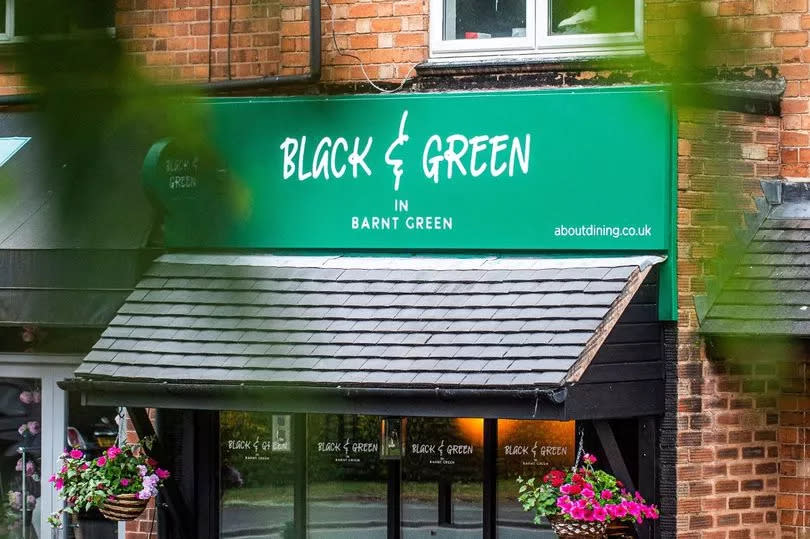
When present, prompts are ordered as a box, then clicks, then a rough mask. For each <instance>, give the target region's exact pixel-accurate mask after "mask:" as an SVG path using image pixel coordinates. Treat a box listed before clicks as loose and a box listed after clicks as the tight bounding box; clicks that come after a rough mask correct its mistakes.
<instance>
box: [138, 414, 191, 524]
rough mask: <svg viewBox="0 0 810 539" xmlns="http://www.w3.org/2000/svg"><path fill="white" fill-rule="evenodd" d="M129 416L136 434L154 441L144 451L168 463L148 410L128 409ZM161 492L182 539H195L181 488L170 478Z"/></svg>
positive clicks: (189, 512)
mask: <svg viewBox="0 0 810 539" xmlns="http://www.w3.org/2000/svg"><path fill="white" fill-rule="evenodd" d="M127 414H128V415H129V418H130V420H132V426H133V427H135V432H136V433H137V434H138V437H139V438H141V439H143V438H146V437H147V436H151V437H153V439H154V442H153V443H152V448H151V449H147V448H146V447H144V451H146V453H147V454H148V455H149V456H150V457H152V458H153V459H155V460H157V461H158V462H168V458H167V455H166V452H165V451H164V449H163V446H162V445H161V443H160V440H159V439H158V437H157V435H156V434H155V428H154V427H153V426H152V422H151V421H149V415H148V414H147V413H146V409H145V408H127ZM161 491H162V494H163V496H164V497H165V499H166V506H167V509H168V511H169V514H170V515H171V517H172V519H173V520H174V522H175V524H176V526H177V527H176V529H177V532H178V533H179V534H180V539H194V533H193V530H191V529H189V527H188V526H189V524H190V523H191V522H194V519H193V518H192V516H191V511H189V509H188V507H187V506H186V503H185V502H184V501H183V496H182V494H181V493H180V487H178V485H177V482H176V481H175V480H174V478H173V477H169V478H168V479H167V480H166V481H165V482H164V484H163V487H162V488H161Z"/></svg>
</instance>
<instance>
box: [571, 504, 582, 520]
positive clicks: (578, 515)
mask: <svg viewBox="0 0 810 539" xmlns="http://www.w3.org/2000/svg"><path fill="white" fill-rule="evenodd" d="M570 514H571V518H573V519H574V520H585V509H583V508H581V507H574V508H573V509H571V513H570Z"/></svg>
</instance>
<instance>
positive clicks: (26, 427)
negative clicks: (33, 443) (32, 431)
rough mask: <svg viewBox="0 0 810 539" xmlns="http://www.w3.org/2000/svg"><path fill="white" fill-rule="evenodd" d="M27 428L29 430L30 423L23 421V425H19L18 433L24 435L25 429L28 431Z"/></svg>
mask: <svg viewBox="0 0 810 539" xmlns="http://www.w3.org/2000/svg"><path fill="white" fill-rule="evenodd" d="M27 430H28V425H27V424H26V423H23V424H22V425H20V426H19V427H17V433H18V434H19V435H20V436H22V435H23V434H25V431H27Z"/></svg>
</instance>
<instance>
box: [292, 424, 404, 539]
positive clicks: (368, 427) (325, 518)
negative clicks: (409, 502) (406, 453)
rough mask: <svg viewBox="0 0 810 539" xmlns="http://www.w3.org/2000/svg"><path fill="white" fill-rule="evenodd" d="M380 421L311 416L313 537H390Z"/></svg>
mask: <svg viewBox="0 0 810 539" xmlns="http://www.w3.org/2000/svg"><path fill="white" fill-rule="evenodd" d="M380 420H381V418H380V417H378V416H356V415H336V414H330V415H310V416H308V418H307V438H308V448H309V451H308V457H307V461H308V462H307V464H308V471H307V475H308V477H307V519H308V534H307V536H308V537H310V538H313V539H357V538H358V537H385V536H386V529H387V528H386V522H387V515H388V512H387V507H386V498H387V484H388V483H387V481H388V479H387V477H388V474H387V462H386V461H384V460H381V459H380V429H381V421H380Z"/></svg>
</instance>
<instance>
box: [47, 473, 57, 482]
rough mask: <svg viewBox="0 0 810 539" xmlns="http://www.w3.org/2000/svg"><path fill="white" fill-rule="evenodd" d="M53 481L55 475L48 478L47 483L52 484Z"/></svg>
mask: <svg viewBox="0 0 810 539" xmlns="http://www.w3.org/2000/svg"><path fill="white" fill-rule="evenodd" d="M54 481H56V476H55V475H52V476H50V477H49V478H48V483H53V482H54Z"/></svg>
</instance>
